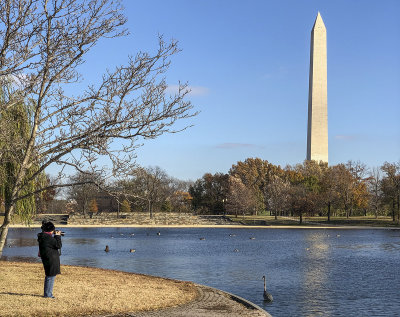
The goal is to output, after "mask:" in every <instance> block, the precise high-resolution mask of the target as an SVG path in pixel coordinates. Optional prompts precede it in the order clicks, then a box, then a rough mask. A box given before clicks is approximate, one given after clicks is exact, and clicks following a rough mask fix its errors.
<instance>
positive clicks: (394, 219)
mask: <svg viewBox="0 0 400 317" xmlns="http://www.w3.org/2000/svg"><path fill="white" fill-rule="evenodd" d="M395 209H396V200H395V199H394V198H393V204H392V217H393V222H395V221H396V216H395V214H394V211H395Z"/></svg>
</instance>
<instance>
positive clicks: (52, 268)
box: [38, 221, 62, 298]
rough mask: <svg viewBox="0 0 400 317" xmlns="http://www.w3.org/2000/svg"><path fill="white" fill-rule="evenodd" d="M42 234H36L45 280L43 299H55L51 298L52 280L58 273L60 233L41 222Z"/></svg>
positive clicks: (48, 224) (52, 226)
mask: <svg viewBox="0 0 400 317" xmlns="http://www.w3.org/2000/svg"><path fill="white" fill-rule="evenodd" d="M41 229H42V232H41V233H39V234H38V242H39V256H40V258H41V259H42V263H43V267H44V272H45V275H46V276H45V279H44V297H46V298H55V297H54V296H53V287H54V280H55V278H56V275H57V274H61V271H60V253H59V250H60V249H61V247H62V243H61V231H58V230H56V228H55V227H54V224H53V223H52V222H50V221H48V222H46V221H43V222H42V227H41Z"/></svg>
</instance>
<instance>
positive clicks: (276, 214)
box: [275, 210, 278, 220]
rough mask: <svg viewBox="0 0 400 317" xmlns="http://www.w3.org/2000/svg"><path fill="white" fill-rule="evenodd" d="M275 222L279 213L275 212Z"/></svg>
mask: <svg viewBox="0 0 400 317" xmlns="http://www.w3.org/2000/svg"><path fill="white" fill-rule="evenodd" d="M275 220H278V212H277V211H276V210H275Z"/></svg>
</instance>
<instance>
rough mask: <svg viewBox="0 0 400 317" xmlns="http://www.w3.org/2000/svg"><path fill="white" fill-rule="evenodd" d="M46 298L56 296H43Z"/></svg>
mask: <svg viewBox="0 0 400 317" xmlns="http://www.w3.org/2000/svg"><path fill="white" fill-rule="evenodd" d="M43 297H44V298H55V297H54V296H43Z"/></svg>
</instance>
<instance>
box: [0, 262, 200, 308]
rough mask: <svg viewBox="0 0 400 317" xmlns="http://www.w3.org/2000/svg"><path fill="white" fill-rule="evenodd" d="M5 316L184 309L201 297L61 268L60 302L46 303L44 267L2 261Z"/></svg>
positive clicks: (145, 279) (111, 274)
mask: <svg viewBox="0 0 400 317" xmlns="http://www.w3.org/2000/svg"><path fill="white" fill-rule="evenodd" d="M0 268H1V269H0V315H1V316H85V315H92V314H94V315H101V314H115V313H124V312H137V311H145V310H153V309H159V308H165V307H171V306H176V305H181V304H184V303H186V302H189V301H191V300H193V299H194V298H195V297H196V296H197V290H196V287H195V286H194V285H193V284H192V283H190V282H180V281H174V280H169V279H163V278H157V277H151V276H146V275H139V274H131V273H124V272H119V271H111V270H103V269H95V268H86V267H76V266H62V267H61V273H62V274H61V275H58V276H57V277H56V280H55V285H54V290H53V293H54V296H55V297H56V298H55V299H49V298H43V297H42V296H43V281H44V271H43V266H42V264H40V263H37V264H36V263H21V262H6V261H0Z"/></svg>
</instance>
